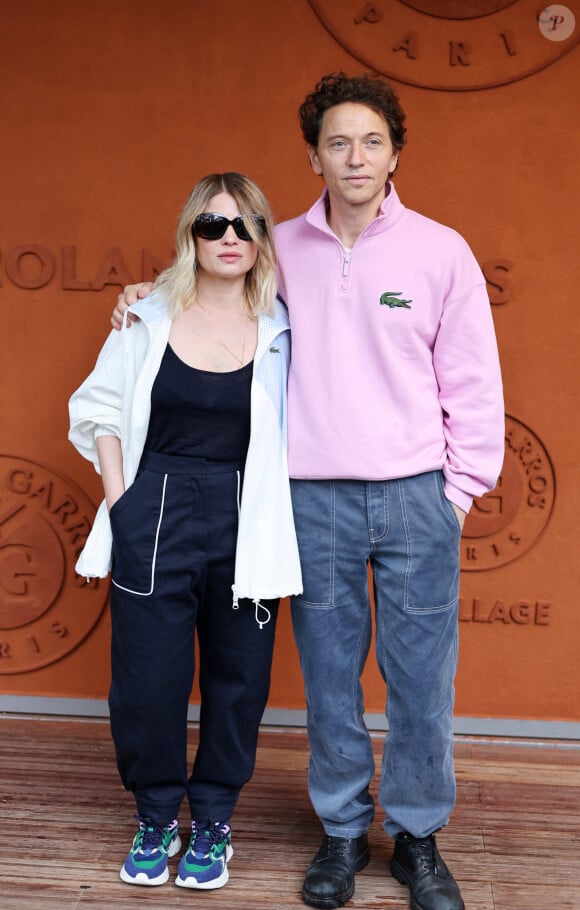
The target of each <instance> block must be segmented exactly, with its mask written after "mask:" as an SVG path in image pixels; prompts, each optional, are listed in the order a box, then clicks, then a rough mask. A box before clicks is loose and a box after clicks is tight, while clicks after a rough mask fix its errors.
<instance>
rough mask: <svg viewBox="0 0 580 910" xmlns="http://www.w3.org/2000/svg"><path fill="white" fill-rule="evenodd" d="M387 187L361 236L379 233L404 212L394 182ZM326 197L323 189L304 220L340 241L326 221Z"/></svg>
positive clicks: (326, 194)
mask: <svg viewBox="0 0 580 910" xmlns="http://www.w3.org/2000/svg"><path fill="white" fill-rule="evenodd" d="M387 187H389V192H388V193H387V195H386V196H385V198H384V199H383V201H382V202H381V205H380V209H379V214H378V215H377V217H376V218H374V219H373V220H372V221H371V223H370V224H369V225H367V227H366V228H365V229H364V231H361V234H360V236H361V237H362V236H365V235H366V236H372V235H374V234H380V233H382V232H383V231H386V230H388V229H389V228H391V227H392V226H393V224H395V222H396V221H398V220H399V218H401V216H402V215H403V214H404V212H405V206H404V205H403V203H402V202H401V200H400V199H399V196H398V194H397V191H396V189H395V185H394V183H392V182H389V183H388V184H387ZM327 198H328V190H327V189H325V190H324V191H323V192H322V194H321V195H320V196H319V198H318V199H317V200H316V202H315V203H314V205H313V206H312V207H311V208H310V209H309V210H308V211H307V213H306V221H307V223H308V224H310V225H311V226H312V227H314V228H316V229H317V230H319V231H323V232H324V233H325V234H329V235H330V236H331V237H334V238H336V240H338V242H339V243H341V241H340V239H339V238H338V237H337V236H336V234H335V233H334V231H333V230H332V228H331V227H330V225H329V224H328V221H327V220H326V211H327ZM357 239H358V238H357ZM355 243H356V240H355ZM342 245H343V244H342V243H341V246H342ZM353 245H354V244H353Z"/></svg>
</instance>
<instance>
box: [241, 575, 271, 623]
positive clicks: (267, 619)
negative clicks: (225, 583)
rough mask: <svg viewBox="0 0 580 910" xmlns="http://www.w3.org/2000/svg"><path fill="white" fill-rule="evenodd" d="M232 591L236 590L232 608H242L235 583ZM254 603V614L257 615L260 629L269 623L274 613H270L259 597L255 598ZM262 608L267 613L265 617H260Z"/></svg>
mask: <svg viewBox="0 0 580 910" xmlns="http://www.w3.org/2000/svg"><path fill="white" fill-rule="evenodd" d="M232 591H233V592H234V596H233V598H232V610H239V609H240V598H239V596H238V594H237V592H236V589H235V585H232ZM252 603H253V604H254V610H255V613H254V615H255V617H256V622H257V623H258V625H259V627H260V629H263V628H264V626H265V625H267V624H268V623H269V622H270V620H271V619H272V614H271V613H270V611H269V609H268V607H265V606H264V604H263V603H260V600H259V598H258V597H255V598H254V599H253V601H252ZM260 610H262V611H263V612H264V613H265V619H260Z"/></svg>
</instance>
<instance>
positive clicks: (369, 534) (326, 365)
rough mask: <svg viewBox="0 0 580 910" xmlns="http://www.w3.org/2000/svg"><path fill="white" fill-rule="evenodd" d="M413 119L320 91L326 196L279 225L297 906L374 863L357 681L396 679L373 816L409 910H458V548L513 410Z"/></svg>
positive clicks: (332, 80)
mask: <svg viewBox="0 0 580 910" xmlns="http://www.w3.org/2000/svg"><path fill="white" fill-rule="evenodd" d="M404 119H405V115H404V113H403V110H402V108H401V106H400V104H399V100H398V98H397V96H396V94H395V92H394V90H393V89H392V87H391V86H390V85H388V84H387V83H386V82H384V81H383V80H382V79H380V78H378V77H374V76H370V75H361V76H355V77H354V78H349V77H348V76H346V75H345V74H344V73H332V74H330V75H328V76H325V77H324V78H323V79H322V80H321V81H320V82H319V84H318V85H317V86H316V88H315V90H314V91H313V92H312V93H310V94H309V95H308V96H307V97H306V99H305V101H304V102H303V104H302V105H301V107H300V123H301V127H302V133H303V136H304V139H305V141H306V144H307V147H308V154H309V158H310V163H311V165H312V168H313V170H314V172H315V173H316V174H319V175H320V176H321V177H322V178H323V179H324V182H325V188H324V191H323V193H322V195H321V196H320V198H319V199H318V200H317V201H316V202H315V203H314V205H313V206H312V208H311V209H310V210H309V211H308V212H307V213H306V214H304V215H301V216H300V217H298V218H295V219H292V220H291V221H287V222H285V223H283V224H281V225H278V227H277V230H276V249H277V253H278V263H279V285H278V287H279V293H280V295H281V297H282V298H283V299H284V300H285V302H286V304H287V306H288V309H289V313H290V322H291V329H292V366H291V370H290V378H289V389H288V391H289V411H288V414H289V418H288V419H289V461H290V476H291V478H292V503H293V508H294V515H295V522H296V528H297V534H298V543H299V549H300V559H301V565H302V574H303V583H304V593H303V594H302V595H301V596H299V597H295V598H294V599H293V603H292V616H293V624H294V632H295V636H296V642H297V645H298V649H299V652H300V659H301V665H302V672H303V674H304V680H305V691H306V699H307V708H308V715H307V716H308V734H309V739H310V748H311V759H310V768H309V792H310V797H311V799H312V803H313V805H314V808H315V810H316V812H317V814H318V816H319V818H320V819H321V822H322V824H323V827H324V831H325V835H324V838H323V841H322V845H321V847H320V850H319V851H318V853H317V855H316V856H315V858H314V860H313V862H312V864H311V865H310V867H309V869H308V871H307V873H306V879H305V882H304V888H303V897H304V900H305V902H306V903H307V904H309V905H311V906H313V907H320V908H334V907H340V906H342V905H343V904H345V903H346V902H347V901H348V900H350V898H351V897H352V895H353V893H354V874H355V872H357V871H359V870H361V869H363V868H364V867H365V866H366V865H367V863H368V861H369V846H368V838H367V831H368V829H369V826H370V824H371V822H372V820H373V817H374V811H375V810H374V804H373V799H372V796H371V794H370V793H369V785H370V782H371V779H372V777H373V774H374V762H373V753H372V748H371V741H370V737H369V733H368V730H367V728H366V726H365V722H364V718H363V712H364V705H363V694H362V690H361V685H360V676H361V673H362V670H363V667H364V665H365V662H366V658H367V655H368V652H369V647H370V642H371V613H370V608H369V594H368V583H367V570H368V567H370V570H371V573H372V582H373V587H374V604H375V619H376V655H377V661H378V665H379V669H380V672H381V674H382V676H383V679H384V680H385V682H386V684H387V709H386V714H387V718H388V725H389V732H388V735H387V737H386V740H385V745H384V754H383V763H382V773H381V783H380V791H379V799H380V803H381V806H382V808H383V809H384V811H385V813H386V820H385V822H384V827H385V830H386V832H387V833H388V834H389V835H390V836H391V837H393V838H394V839H395V844H394V853H393V857H392V861H391V871H392V874H393V875H394V876H395V878H396V879H397V880H398V881H400V882H401V883H403V884H406V885H407V886H408V887H409V889H410V893H411V906H412V908H414V910H462V908H463V906H464V904H463V900H462V898H461V894H460V891H459V887H458V886H457V883H456V882H455V880H454V878H453V876H452V875H451V873H450V872H449V870H448V869H447V867H446V865H445V864H444V862H443V860H442V859H441V857H440V855H439V852H438V849H437V845H436V843H435V837H434V832H436V831H438V830H439V829H440V828H442V827H443V826H444V825H446V824H447V821H448V818H449V814H450V811H451V809H452V807H453V805H454V801H455V775H454V769H453V726H452V722H453V717H452V715H453V699H454V676H455V669H456V663H457V637H458V635H457V621H458V587H459V540H460V537H461V530H462V527H463V521H464V519H465V514H466V512H467V511H468V510H469V508H470V506H471V503H472V500H473V498H474V497H476V496H481V495H483V494H484V493H485V492H487V491H489V490H491V489H492V488H493V487H494V485H495V483H496V480H497V477H498V474H499V471H500V469H501V465H502V460H503V451H504V414H503V400H502V391H501V378H500V370H499V363H498V355H497V346H496V341H495V334H494V329H493V323H492V317H491V310H490V305H489V300H488V297H487V293H486V286H485V280H484V278H483V275H482V273H481V270H480V268H479V266H478V265H477V263H476V261H475V259H474V257H473V254H472V253H471V251H470V249H469V247H468V246H467V244H466V243H465V241H464V240H463V239H462V238H461V237H460V236H459V235H458V234H457V233H456V232H455V231H453V230H451V229H450V228H448V227H444V226H443V225H440V224H437V223H436V222H434V221H431V220H430V219H428V218H425V217H423V216H422V215H419V214H417V213H416V212H413V211H411V210H410V209H407V208H405V207H404V205H403V204H402V203H401V201H400V200H399V197H398V195H397V192H396V190H395V187H394V185H393V183H392V176H393V174H394V172H395V169H396V167H397V164H398V160H399V155H400V152H401V150H402V148H403V146H404V143H405V132H406V130H405V126H404Z"/></svg>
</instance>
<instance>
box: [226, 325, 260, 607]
mask: <svg viewBox="0 0 580 910" xmlns="http://www.w3.org/2000/svg"><path fill="white" fill-rule="evenodd" d="M258 331H259V328H258ZM236 476H237V478H238V492H237V495H236V499H237V503H238V524H239V522H240V486H241V477H240V472H239V471H236ZM232 591H233V592H234V598H233V601H232V610H239V609H240V602H239V598H238V595H237V594H236V586H235V584H234V585H232Z"/></svg>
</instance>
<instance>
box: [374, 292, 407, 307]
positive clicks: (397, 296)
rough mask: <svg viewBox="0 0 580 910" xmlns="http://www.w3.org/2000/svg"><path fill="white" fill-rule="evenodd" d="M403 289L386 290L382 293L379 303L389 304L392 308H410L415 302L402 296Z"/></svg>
mask: <svg viewBox="0 0 580 910" xmlns="http://www.w3.org/2000/svg"><path fill="white" fill-rule="evenodd" d="M402 293H403V292H402V291H385V293H384V294H381V299H380V300H379V303H380V304H381V306H388V307H389V308H390V309H391V310H392V309H393V307H397V306H398V307H403V308H404V309H405V310H410V309H411V306H410V304H412V303H413V301H412V300H405V298H404V297H401V294H402Z"/></svg>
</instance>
